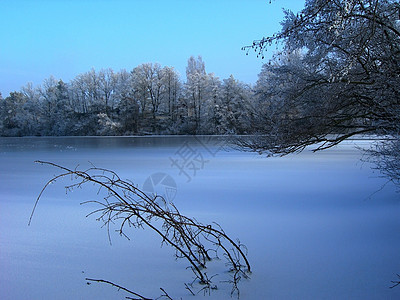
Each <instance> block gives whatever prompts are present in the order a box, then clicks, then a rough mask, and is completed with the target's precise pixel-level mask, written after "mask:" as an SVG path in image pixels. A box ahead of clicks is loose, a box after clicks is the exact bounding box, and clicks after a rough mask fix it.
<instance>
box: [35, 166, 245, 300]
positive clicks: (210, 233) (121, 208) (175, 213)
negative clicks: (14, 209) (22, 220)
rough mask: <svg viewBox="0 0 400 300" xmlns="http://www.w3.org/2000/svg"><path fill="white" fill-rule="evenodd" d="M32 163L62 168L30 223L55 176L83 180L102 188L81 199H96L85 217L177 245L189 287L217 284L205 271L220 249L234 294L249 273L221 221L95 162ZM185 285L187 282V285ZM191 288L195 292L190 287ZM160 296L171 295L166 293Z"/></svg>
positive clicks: (242, 251)
mask: <svg viewBox="0 0 400 300" xmlns="http://www.w3.org/2000/svg"><path fill="white" fill-rule="evenodd" d="M36 162H37V163H40V164H44V165H50V166H53V167H56V168H58V169H60V170H61V171H62V173H61V174H59V175H57V176H54V177H53V178H52V179H50V180H49V181H48V182H47V183H46V184H45V186H44V187H43V189H42V191H41V192H40V194H39V196H38V198H37V199H36V202H35V205H34V207H33V210H32V214H31V216H30V219H29V224H31V222H32V217H33V214H34V212H35V210H36V207H37V205H38V202H39V200H40V198H41V197H42V195H43V193H44V191H45V190H46V188H47V187H48V186H49V185H50V184H51V183H53V182H55V181H56V180H57V179H60V178H63V177H70V178H71V179H72V181H73V183H72V184H71V185H68V186H66V187H65V188H66V190H67V191H69V190H72V189H74V188H77V187H79V188H80V187H82V186H83V185H84V184H86V183H91V184H94V185H97V186H98V187H99V191H101V190H103V191H104V192H105V196H104V197H103V199H102V200H96V201H86V202H84V203H94V204H97V205H98V206H99V208H98V209H95V210H94V211H92V212H91V213H89V215H88V216H90V215H94V214H96V215H97V216H98V217H97V220H100V221H102V222H103V223H104V225H105V226H106V227H107V232H108V235H109V238H110V226H111V225H114V224H118V223H119V227H118V230H117V231H118V233H119V234H120V235H121V236H124V237H126V238H128V239H129V237H128V234H127V233H126V231H125V229H126V226H128V227H133V228H148V229H151V231H152V232H154V233H156V234H157V235H158V236H160V237H161V239H162V241H161V244H162V245H163V244H166V245H168V246H171V247H172V248H173V249H174V250H175V256H176V258H183V259H185V260H186V261H187V262H188V263H189V266H188V269H190V270H192V272H193V274H194V278H195V279H194V281H193V282H192V283H190V284H189V285H190V287H191V288H192V287H193V284H195V283H197V284H200V287H201V288H200V291H203V292H208V293H210V291H211V290H214V289H216V288H217V286H216V284H215V283H213V282H212V279H213V277H214V276H215V275H212V276H208V275H207V273H206V272H205V269H206V267H207V263H208V262H209V261H211V260H212V257H211V253H213V254H214V255H215V257H219V256H220V254H222V256H223V257H224V258H225V265H226V266H228V267H229V272H230V274H231V277H232V280H228V281H225V282H229V283H231V284H232V294H234V293H235V294H236V295H237V296H238V297H239V289H238V283H239V281H240V279H241V278H249V275H248V274H249V273H251V268H250V263H249V261H248V259H247V256H246V252H247V248H246V247H245V246H244V245H243V244H242V243H240V241H239V240H237V241H236V242H235V241H234V240H233V239H232V238H230V237H229V236H228V235H227V234H226V233H225V231H224V230H223V229H222V227H221V226H220V225H219V224H217V223H213V224H208V225H204V224H202V223H200V222H198V221H197V220H196V219H194V218H189V217H187V216H184V215H182V214H181V213H180V211H179V210H178V208H177V207H176V206H175V205H174V204H173V203H167V201H166V200H165V199H164V198H163V197H160V196H149V195H148V194H146V193H145V192H143V191H142V190H140V189H138V188H137V187H136V186H135V185H134V184H133V183H132V182H130V181H126V180H122V179H121V178H120V177H119V176H118V175H117V174H116V173H115V172H113V171H110V170H107V169H102V168H97V167H95V166H92V167H90V168H89V169H86V170H84V171H81V170H78V169H77V168H76V169H74V170H73V169H69V168H66V167H63V166H60V165H57V164H55V163H52V162H45V161H36ZM95 281H98V282H103V283H108V284H111V285H113V286H115V287H117V288H119V289H123V290H125V291H127V292H131V291H130V290H128V289H126V288H123V287H121V286H119V285H116V284H114V283H112V282H109V281H106V280H95ZM187 287H188V285H186V288H187ZM189 291H190V292H191V293H193V292H192V290H191V289H189ZM132 293H133V292H132ZM164 293H165V291H164ZM134 294H135V296H140V295H139V294H136V293H134ZM164 297H169V296H168V294H166V293H165V295H164ZM139 299H141V298H139ZM143 299H147V298H143Z"/></svg>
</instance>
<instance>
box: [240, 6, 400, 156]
mask: <svg viewBox="0 0 400 300" xmlns="http://www.w3.org/2000/svg"><path fill="white" fill-rule="evenodd" d="M399 23H400V4H399V2H398V1H394V0H379V1H378V0H338V1H326V0H308V1H306V4H305V8H304V9H303V10H302V11H300V12H299V13H298V14H297V15H295V14H293V13H292V12H290V11H286V17H285V20H284V21H283V23H282V25H283V26H282V30H281V31H280V32H278V33H276V34H274V35H273V36H270V37H265V38H263V39H261V40H258V41H255V42H254V43H253V45H251V46H249V47H247V49H252V48H253V49H255V50H256V51H258V54H259V55H261V56H263V54H264V51H265V50H266V49H267V48H268V46H270V45H271V44H273V43H282V44H283V52H282V54H278V56H277V57H276V58H275V60H274V61H273V62H272V63H271V64H270V65H266V66H264V67H263V71H262V73H261V74H260V80H259V84H258V86H259V89H258V92H259V93H263V94H264V96H267V97H265V99H264V101H266V105H270V104H268V101H270V102H271V101H272V102H271V103H272V104H273V105H272V106H271V107H270V109H266V110H267V111H269V112H270V113H272V112H273V114H274V115H271V114H270V115H265V114H264V115H263V114H259V118H257V119H256V120H255V121H256V122H255V124H256V127H257V129H258V130H259V132H260V133H262V136H263V137H262V136H261V135H260V136H259V138H258V139H256V140H253V141H251V142H249V143H247V144H246V146H248V147H250V148H251V149H253V150H255V151H267V152H269V153H278V154H286V153H290V152H294V151H300V150H302V149H304V147H306V146H308V145H313V144H316V143H319V144H318V146H317V147H318V148H317V149H325V148H327V147H331V146H333V145H336V144H338V143H340V142H341V141H343V140H345V139H347V138H349V137H351V136H353V135H356V134H378V135H387V134H390V135H392V136H395V137H396V138H397V137H398V135H399V132H400V130H399V129H400V128H399V126H400V125H399V124H400V100H399V99H400V97H399V96H400V80H399V76H400V63H399V62H400V26H399V25H400V24H399ZM245 48H246V47H245ZM279 59H280V60H281V62H279ZM261 82H264V83H265V84H266V85H267V87H264V88H261V89H260V85H261ZM262 112H263V113H264V112H265V110H263V111H262ZM271 120H273V122H275V125H274V127H273V128H271V124H272V123H271ZM263 124H264V125H265V126H263Z"/></svg>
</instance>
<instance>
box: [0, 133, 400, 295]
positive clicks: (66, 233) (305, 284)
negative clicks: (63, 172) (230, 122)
mask: <svg viewBox="0 0 400 300" xmlns="http://www.w3.org/2000/svg"><path fill="white" fill-rule="evenodd" d="M355 144H358V145H361V146H362V145H363V144H364V145H365V144H368V142H366V141H364V142H362V141H358V142H347V143H345V144H343V145H341V146H339V147H336V148H334V149H331V150H327V151H324V152H320V153H315V154H314V153H311V152H310V151H307V152H303V153H301V154H299V155H290V156H286V157H283V158H265V157H263V156H259V155H257V154H253V153H243V152H239V151H236V150H230V151H227V149H226V148H225V147H222V146H224V143H223V142H221V141H219V140H216V139H213V138H212V139H208V138H207V137H203V138H202V139H197V138H189V137H141V138H130V137H117V138H113V137H93V138H0V228H1V233H0V299H3V300H6V299H13V300H18V299H21V300H23V299H38V300H39V299H124V298H125V296H127V294H126V293H124V292H122V291H117V290H116V289H115V288H113V287H110V286H107V285H104V284H95V283H93V284H91V285H87V284H86V281H85V280H84V278H85V277H92V278H101V279H105V280H110V281H113V282H115V283H118V284H121V285H123V286H125V287H127V288H129V289H131V290H133V291H136V292H138V293H140V294H142V295H145V296H147V297H157V296H159V295H160V294H161V292H160V290H159V288H160V287H162V288H164V289H165V290H166V291H167V292H168V293H169V294H170V296H172V297H174V298H176V299H179V298H180V297H182V298H183V299H188V298H192V297H191V296H190V294H189V292H188V291H187V290H185V287H184V283H185V282H188V281H190V279H191V277H192V274H191V272H190V271H188V270H186V269H185V268H186V266H187V263H186V262H183V261H175V260H174V257H173V250H172V249H171V248H169V247H166V246H164V247H163V248H160V242H161V241H160V239H159V238H158V237H157V236H155V235H154V234H153V233H152V232H150V231H148V230H135V229H132V231H131V232H130V237H131V240H130V241H128V240H126V239H124V238H122V237H120V236H119V235H118V234H117V233H115V234H112V242H113V244H112V245H110V244H109V241H108V238H107V232H106V229H105V228H101V223H99V222H97V221H96V220H95V217H88V218H86V217H85V216H86V214H88V213H89V212H90V211H91V210H92V209H93V208H94V207H93V205H80V202H83V201H85V200H94V199H96V193H95V192H94V191H93V190H91V189H90V188H89V189H82V190H76V191H74V192H72V193H68V194H66V193H65V190H64V185H65V184H68V183H70V182H69V181H60V182H58V183H56V184H54V185H52V186H50V188H49V189H48V190H47V191H46V193H45V194H44V195H43V198H42V199H41V200H40V202H39V205H38V207H37V210H36V213H35V215H34V217H33V221H32V224H31V226H28V225H27V224H28V221H29V216H30V214H31V211H32V208H33V205H34V202H35V200H36V197H37V196H38V194H39V192H40V190H41V189H42V187H43V185H44V184H45V183H46V181H47V180H49V179H50V178H51V177H52V176H53V175H55V174H58V170H57V169H54V168H52V167H50V166H42V165H39V164H35V163H34V161H35V160H46V161H51V162H54V163H57V164H61V165H64V166H66V167H70V168H75V167H76V166H77V165H80V168H83V169H84V168H86V167H90V164H94V165H96V166H97V167H102V168H108V169H111V170H113V171H115V172H117V173H118V174H119V175H120V177H122V178H124V179H131V180H132V181H134V182H135V183H137V185H138V186H139V187H142V188H145V189H151V188H152V187H154V186H153V185H152V184H151V183H152V182H153V183H154V180H155V179H156V178H160V176H164V177H163V178H167V177H168V178H169V180H168V182H167V183H166V184H164V185H158V186H155V187H154V189H155V190H156V192H157V193H165V196H166V197H169V198H170V200H172V201H173V202H174V203H175V204H176V206H177V207H178V208H179V209H180V211H181V212H182V213H183V214H185V215H187V216H189V217H196V219H197V220H199V221H201V222H203V223H207V222H212V221H216V222H218V223H219V224H221V225H222V227H223V228H224V229H225V231H226V232H227V233H228V234H229V235H230V236H232V237H234V238H236V237H237V238H239V239H240V241H241V242H243V243H244V244H245V245H246V246H247V247H248V250H249V253H248V258H249V260H250V263H251V265H252V267H253V273H252V275H251V279H250V280H249V281H243V282H242V284H241V285H240V289H241V299H400V287H397V288H395V289H389V286H390V285H391V280H395V279H396V273H399V272H400V230H399V229H400V201H399V199H400V197H399V194H398V193H396V191H395V188H394V187H393V186H392V185H390V184H388V185H387V186H386V187H385V188H384V189H383V190H381V191H379V192H378V193H376V194H374V192H376V191H378V190H379V189H380V188H381V187H382V185H383V184H384V183H385V179H382V178H379V174H378V173H374V172H373V171H372V170H371V168H370V165H368V164H367V163H362V162H361V161H360V158H361V157H362V153H361V152H360V151H359V150H356V149H355V148H354V145H355ZM89 162H90V163H89ZM160 174H161V175H160ZM152 180H153V181H152ZM371 195H372V197H370V196H371ZM223 275H224V274H221V278H222V277H223ZM217 281H218V279H217ZM229 292H230V287H229V286H228V285H226V284H224V283H220V284H219V290H218V291H216V292H214V293H212V294H211V296H210V297H209V296H207V297H206V298H207V299H229ZM196 298H203V295H202V294H199V295H198V296H197V297H196ZM196 298H194V299H196Z"/></svg>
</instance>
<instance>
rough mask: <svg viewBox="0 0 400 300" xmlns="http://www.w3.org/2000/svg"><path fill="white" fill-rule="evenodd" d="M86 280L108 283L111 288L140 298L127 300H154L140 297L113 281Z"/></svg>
mask: <svg viewBox="0 0 400 300" xmlns="http://www.w3.org/2000/svg"><path fill="white" fill-rule="evenodd" d="M85 280H86V281H94V282H100V283H106V284H109V285H111V286H113V287H116V288H118V290H123V291H125V292H128V293H129V294H132V295H134V296H135V297H138V298H127V299H135V300H136V299H137V300H139V299H140V300H152V298H146V297H144V296H142V295H140V294H138V293H135V292H132V291H131V290H128V289H127V288H125V287H123V286H120V285H119V284H116V283H114V282H111V281H108V280H103V279H93V278H85Z"/></svg>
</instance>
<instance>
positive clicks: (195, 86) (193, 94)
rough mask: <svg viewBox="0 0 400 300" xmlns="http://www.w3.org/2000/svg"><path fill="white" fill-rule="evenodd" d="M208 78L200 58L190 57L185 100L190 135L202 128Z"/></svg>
mask: <svg viewBox="0 0 400 300" xmlns="http://www.w3.org/2000/svg"><path fill="white" fill-rule="evenodd" d="M207 84H208V76H207V73H206V69H205V63H204V62H203V59H202V57H201V56H198V57H197V59H196V58H194V57H193V56H191V57H190V58H189V60H188V64H187V67H186V84H185V98H186V102H187V121H188V124H189V127H192V128H191V131H192V133H198V132H199V131H200V128H201V126H202V124H201V119H202V116H203V113H204V108H205V101H206V99H207V95H206V91H207Z"/></svg>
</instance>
